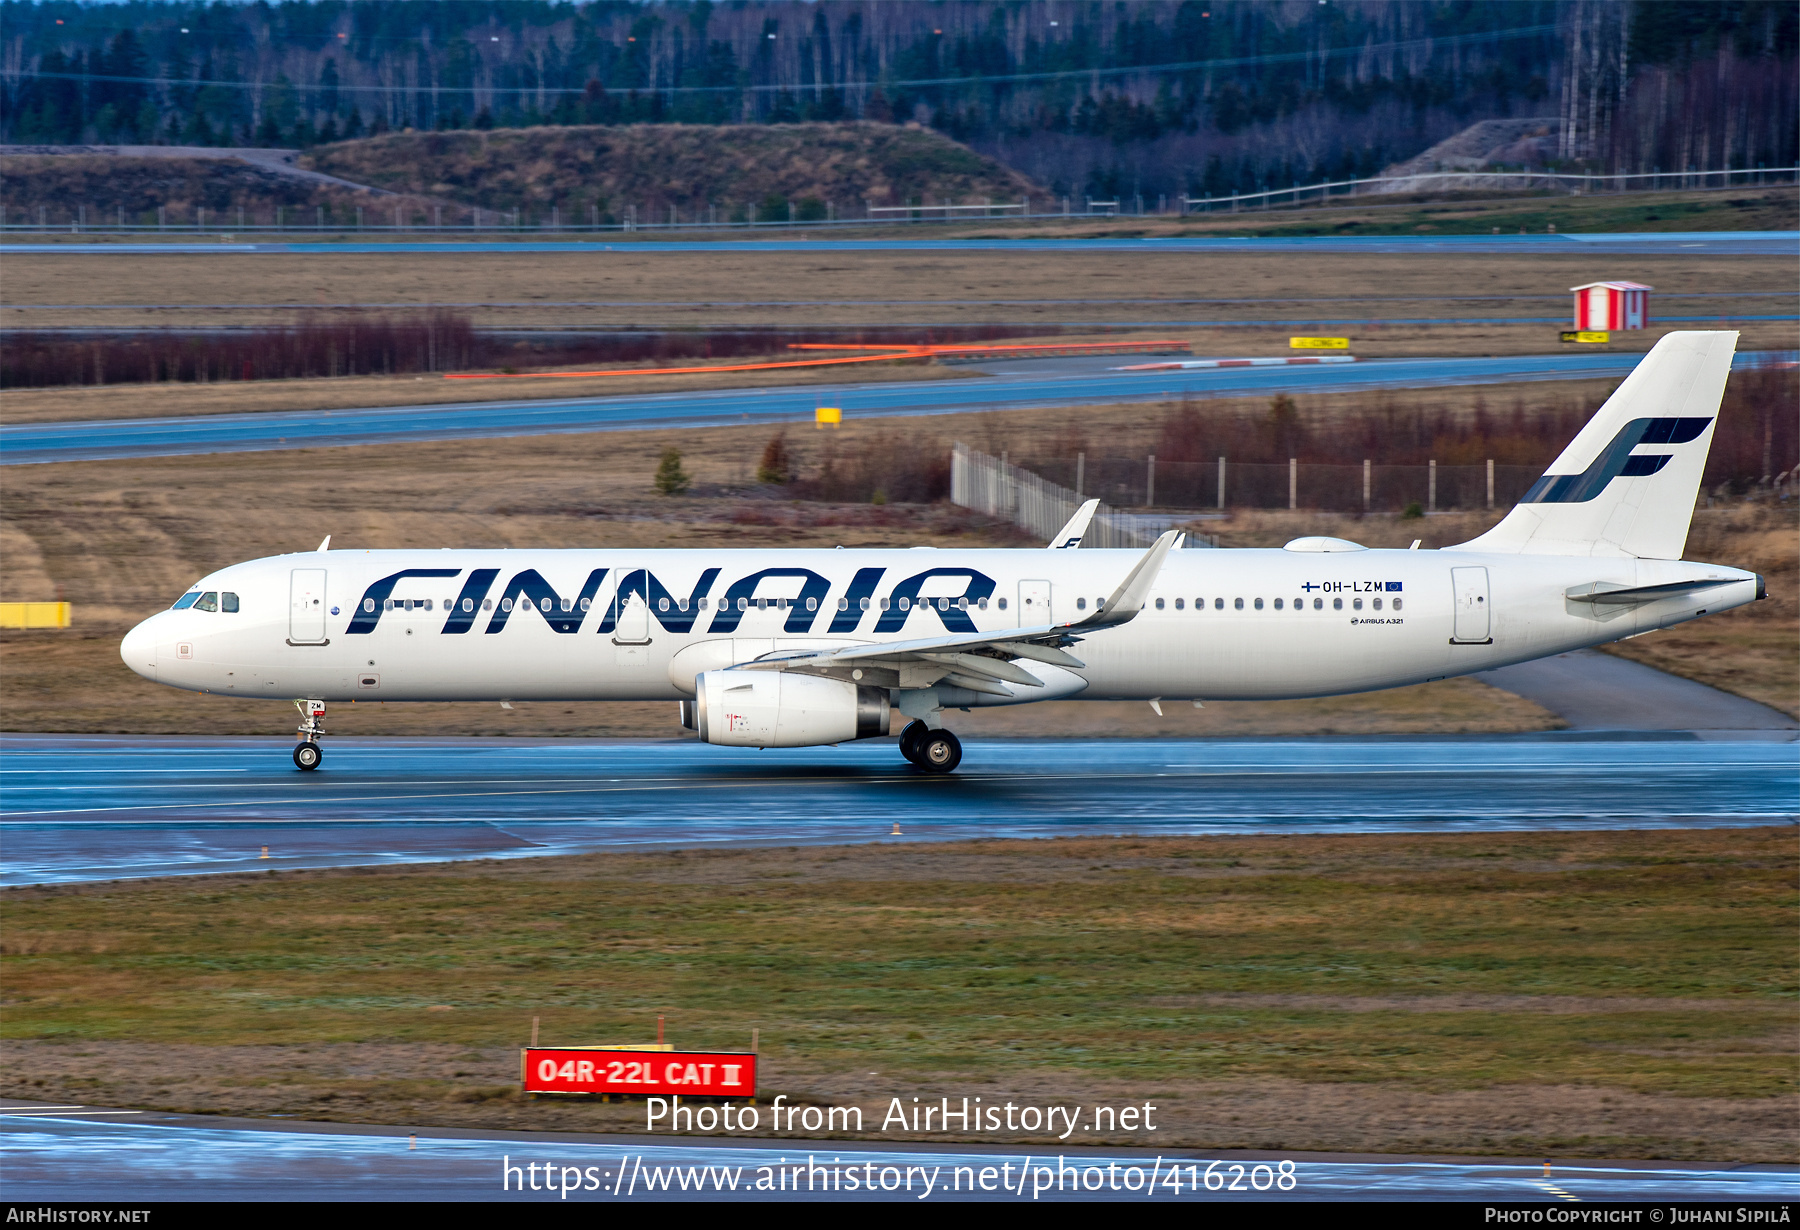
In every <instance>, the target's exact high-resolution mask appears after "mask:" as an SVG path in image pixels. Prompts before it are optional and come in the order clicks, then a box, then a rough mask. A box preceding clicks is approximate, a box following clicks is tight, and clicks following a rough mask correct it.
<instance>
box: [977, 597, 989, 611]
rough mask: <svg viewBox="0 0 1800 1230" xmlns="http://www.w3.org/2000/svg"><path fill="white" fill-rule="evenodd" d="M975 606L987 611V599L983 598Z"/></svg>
mask: <svg viewBox="0 0 1800 1230" xmlns="http://www.w3.org/2000/svg"><path fill="white" fill-rule="evenodd" d="M975 605H976V606H978V607H980V608H981V609H982V610H984V611H985V610H987V599H986V598H983V599H982V600H981V601H979V602H977V603H976V604H975Z"/></svg>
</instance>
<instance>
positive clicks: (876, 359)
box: [444, 350, 931, 380]
mask: <svg viewBox="0 0 1800 1230" xmlns="http://www.w3.org/2000/svg"><path fill="white" fill-rule="evenodd" d="M930 357H931V354H930V352H929V351H922V350H921V351H908V352H906V353H903V354H867V355H858V356H856V357H854V358H844V359H783V360H781V361H779V362H775V363H729V364H721V365H719V366H715V367H618V368H613V369H611V370H608V371H599V372H446V373H444V379H446V380H572V379H575V378H577V377H583V376H683V375H694V374H699V373H704V372H766V371H773V370H774V369H776V368H782V367H829V366H832V365H833V364H842V363H888V362H892V361H893V360H895V359H929V358H930Z"/></svg>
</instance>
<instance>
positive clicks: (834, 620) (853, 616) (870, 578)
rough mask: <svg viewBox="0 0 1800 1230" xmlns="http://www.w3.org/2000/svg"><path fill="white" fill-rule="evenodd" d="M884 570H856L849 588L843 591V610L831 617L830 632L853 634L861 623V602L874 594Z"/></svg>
mask: <svg viewBox="0 0 1800 1230" xmlns="http://www.w3.org/2000/svg"><path fill="white" fill-rule="evenodd" d="M886 571H887V569H885V568H858V569H857V570H856V577H855V579H854V580H852V581H851V582H850V588H849V589H847V590H845V591H844V604H845V605H844V609H843V610H841V611H839V612H838V613H837V614H836V615H833V616H832V617H831V631H833V632H854V631H856V625H857V624H859V623H861V622H862V617H863V601H864V600H865V599H867V598H868V596H869V595H870V594H872V593H874V592H875V587H876V586H877V585H879V584H880V583H881V575H882V573H884V572H886Z"/></svg>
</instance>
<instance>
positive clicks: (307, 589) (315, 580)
mask: <svg viewBox="0 0 1800 1230" xmlns="http://www.w3.org/2000/svg"><path fill="white" fill-rule="evenodd" d="M288 640H290V641H292V642H293V643H294V644H296V645H320V644H323V643H324V641H325V570H324V569H323V568H296V569H294V571H293V574H292V576H291V577H290V578H289V582H288Z"/></svg>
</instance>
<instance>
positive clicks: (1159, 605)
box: [1156, 598, 1163, 611]
mask: <svg viewBox="0 0 1800 1230" xmlns="http://www.w3.org/2000/svg"><path fill="white" fill-rule="evenodd" d="M1156 609H1157V610H1159V611H1160V610H1162V609H1163V600H1162V599H1161V598H1158V599H1157V600H1156Z"/></svg>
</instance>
